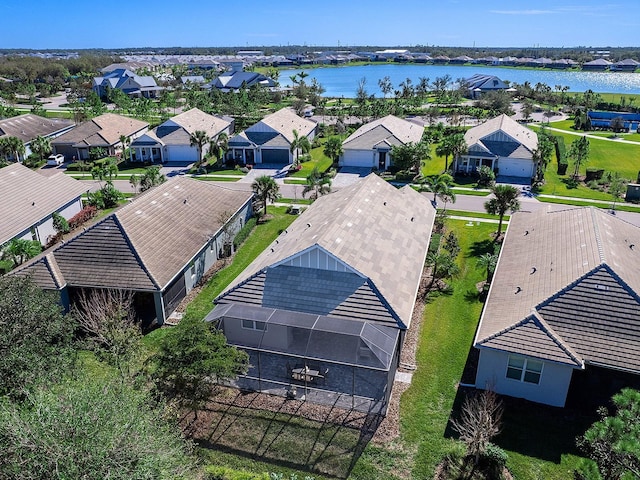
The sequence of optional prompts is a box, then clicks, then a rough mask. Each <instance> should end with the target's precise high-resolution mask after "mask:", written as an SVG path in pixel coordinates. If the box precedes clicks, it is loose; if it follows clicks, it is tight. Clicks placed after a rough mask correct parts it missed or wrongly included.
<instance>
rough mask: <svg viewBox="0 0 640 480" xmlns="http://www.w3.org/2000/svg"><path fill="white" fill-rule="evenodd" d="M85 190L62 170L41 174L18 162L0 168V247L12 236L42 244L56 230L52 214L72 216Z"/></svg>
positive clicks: (85, 188) (77, 208)
mask: <svg viewBox="0 0 640 480" xmlns="http://www.w3.org/2000/svg"><path fill="white" fill-rule="evenodd" d="M87 190H88V187H87V186H86V185H85V184H83V183H82V182H80V181H78V180H75V179H74V178H71V177H69V176H68V175H65V174H64V173H62V172H60V173H58V174H56V175H53V176H51V177H45V176H44V175H41V174H40V173H38V172H34V171H33V170H31V169H29V168H27V167H25V166H23V165H21V164H19V163H14V164H11V165H9V166H6V167H4V168H0V206H1V207H2V212H1V213H0V246H1V245H4V244H5V243H7V242H9V241H11V240H12V239H14V238H18V239H24V240H37V241H38V242H40V243H41V244H42V245H46V244H47V242H48V240H49V237H51V236H53V235H55V233H56V231H55V229H54V228H53V218H52V215H53V214H54V213H59V214H60V215H62V216H63V217H64V218H65V219H67V220H68V219H70V218H71V217H73V216H74V215H75V214H76V213H78V212H79V211H80V210H82V199H81V197H82V195H83V194H85V193H86V192H87Z"/></svg>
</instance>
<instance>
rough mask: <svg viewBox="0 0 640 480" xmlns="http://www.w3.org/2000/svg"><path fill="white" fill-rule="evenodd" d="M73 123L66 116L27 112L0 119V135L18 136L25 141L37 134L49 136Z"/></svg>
mask: <svg viewBox="0 0 640 480" xmlns="http://www.w3.org/2000/svg"><path fill="white" fill-rule="evenodd" d="M72 125H73V121H71V120H66V119H64V118H44V117H41V116H39V115H33V114H31V113H26V114H24V115H18V116H17V117H11V118H5V119H2V120H0V137H1V136H3V135H6V136H9V137H17V138H19V139H20V140H22V141H23V142H25V143H28V142H30V141H31V140H33V139H34V138H36V137H37V136H41V137H48V136H50V135H53V134H54V133H56V132H60V131H62V130H65V129H67V128H69V127H71V126H72Z"/></svg>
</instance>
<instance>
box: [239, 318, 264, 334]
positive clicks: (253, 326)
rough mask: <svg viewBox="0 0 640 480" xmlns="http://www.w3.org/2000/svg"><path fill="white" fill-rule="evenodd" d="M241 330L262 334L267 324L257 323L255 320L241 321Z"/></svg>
mask: <svg viewBox="0 0 640 480" xmlns="http://www.w3.org/2000/svg"><path fill="white" fill-rule="evenodd" d="M242 328H246V329H247V330H260V331H261V332H264V331H265V330H266V329H267V324H266V323H265V322H258V321H257V320H242Z"/></svg>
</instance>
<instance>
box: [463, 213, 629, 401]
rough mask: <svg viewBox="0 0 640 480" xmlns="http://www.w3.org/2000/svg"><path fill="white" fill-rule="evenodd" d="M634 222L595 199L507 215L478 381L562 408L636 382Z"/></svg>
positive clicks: (481, 333)
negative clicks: (555, 209)
mask: <svg viewBox="0 0 640 480" xmlns="http://www.w3.org/2000/svg"><path fill="white" fill-rule="evenodd" d="M638 292H640V229H639V228H638V227H636V226H634V225H631V224H629V223H627V222H625V221H623V220H620V219H618V218H616V217H615V216H612V215H610V214H609V213H607V212H606V211H604V210H601V209H596V208H588V207H583V208H573V209H568V210H562V211H558V212H546V211H545V212H542V211H541V212H538V213H528V212H518V213H516V214H514V215H513V216H512V217H511V220H510V222H509V228H508V230H507V234H506V237H505V240H504V244H503V247H502V251H501V253H500V258H499V260H498V264H497V268H496V271H495V274H494V277H493V280H492V283H491V288H490V290H489V296H488V298H487V301H486V304H485V307H484V311H483V313H482V317H481V319H480V325H479V326H478V331H477V333H476V338H475V341H474V346H475V348H477V349H478V350H479V352H480V357H479V362H478V367H477V373H476V387H477V388H491V389H493V390H494V391H496V392H497V393H500V394H504V395H510V396H513V397H521V398H525V399H527V400H531V401H534V402H539V403H544V404H548V405H553V406H558V407H562V406H565V403H569V404H575V403H580V404H583V405H584V404H585V403H586V402H590V403H595V404H601V403H599V402H602V401H605V402H606V401H607V400H608V399H609V398H610V397H611V395H612V394H613V393H616V392H617V391H618V390H619V389H620V388H622V387H625V386H627V387H633V388H638V387H640V296H639V295H638Z"/></svg>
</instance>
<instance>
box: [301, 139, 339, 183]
mask: <svg viewBox="0 0 640 480" xmlns="http://www.w3.org/2000/svg"><path fill="white" fill-rule="evenodd" d="M322 150H323V147H316V148H312V149H311V160H310V161H308V162H303V163H301V164H300V165H301V166H302V168H301V169H300V170H298V171H297V172H295V173H294V174H292V175H291V178H302V179H305V178H307V177H308V176H309V174H310V173H311V172H312V170H313V168H314V167H318V170H319V171H320V172H326V171H327V170H329V168H330V167H331V164H332V163H333V162H332V161H331V159H330V158H329V157H327V156H326V155H325V154H324V152H323V151H322Z"/></svg>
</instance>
